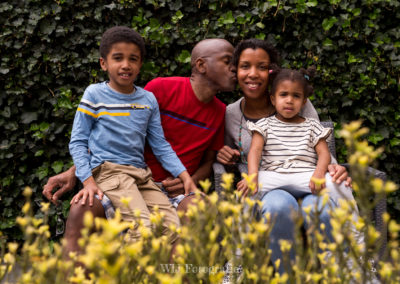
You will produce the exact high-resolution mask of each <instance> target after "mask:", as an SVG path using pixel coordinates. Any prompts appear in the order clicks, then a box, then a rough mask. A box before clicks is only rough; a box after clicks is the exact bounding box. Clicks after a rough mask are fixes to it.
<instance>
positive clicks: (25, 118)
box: [21, 112, 38, 124]
mask: <svg viewBox="0 0 400 284" xmlns="http://www.w3.org/2000/svg"><path fill="white" fill-rule="evenodd" d="M37 119H38V113H37V112H25V113H23V114H22V115H21V123H23V124H29V123H31V122H32V121H35V120H37Z"/></svg>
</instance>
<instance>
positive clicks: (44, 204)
mask: <svg viewBox="0 0 400 284" xmlns="http://www.w3.org/2000/svg"><path fill="white" fill-rule="evenodd" d="M40 206H41V207H40V210H42V212H44V213H46V212H47V211H49V207H50V203H49V202H41V203H40Z"/></svg>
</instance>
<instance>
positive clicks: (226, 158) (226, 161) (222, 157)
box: [217, 145, 240, 165]
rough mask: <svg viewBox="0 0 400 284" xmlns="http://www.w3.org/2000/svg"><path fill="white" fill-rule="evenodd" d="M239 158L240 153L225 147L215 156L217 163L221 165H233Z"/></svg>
mask: <svg viewBox="0 0 400 284" xmlns="http://www.w3.org/2000/svg"><path fill="white" fill-rule="evenodd" d="M239 158H240V152H239V151H238V150H236V149H232V148H231V147H229V146H226V145H225V146H224V147H222V148H221V149H220V150H219V151H218V154H217V161H218V162H219V163H221V164H223V165H234V164H235V163H236V162H237V161H238V160H239Z"/></svg>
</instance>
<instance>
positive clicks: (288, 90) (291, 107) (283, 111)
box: [271, 80, 307, 122]
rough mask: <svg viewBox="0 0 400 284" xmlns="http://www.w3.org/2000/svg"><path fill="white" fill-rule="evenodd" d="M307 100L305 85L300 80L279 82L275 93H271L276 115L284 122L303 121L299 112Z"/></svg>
mask: <svg viewBox="0 0 400 284" xmlns="http://www.w3.org/2000/svg"><path fill="white" fill-rule="evenodd" d="M306 101H307V99H306V97H305V95H304V86H303V85H302V84H301V83H300V82H298V81H294V82H293V81H291V80H283V81H281V82H279V83H278V86H277V88H276V91H275V93H274V94H272V95H271V102H272V104H273V105H274V107H275V109H276V117H277V118H278V119H279V120H281V121H284V122H301V121H302V119H301V117H300V116H299V115H298V114H299V112H300V110H301V108H302V107H303V106H304V104H305V103H306Z"/></svg>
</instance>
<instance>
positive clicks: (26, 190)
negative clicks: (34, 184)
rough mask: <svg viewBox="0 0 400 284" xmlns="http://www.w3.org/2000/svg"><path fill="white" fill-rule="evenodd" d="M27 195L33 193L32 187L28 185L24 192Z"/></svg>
mask: <svg viewBox="0 0 400 284" xmlns="http://www.w3.org/2000/svg"><path fill="white" fill-rule="evenodd" d="M22 194H23V195H24V196H25V197H30V196H31V195H32V189H31V188H30V187H29V186H27V187H25V189H24V191H23V193H22Z"/></svg>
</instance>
